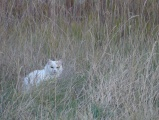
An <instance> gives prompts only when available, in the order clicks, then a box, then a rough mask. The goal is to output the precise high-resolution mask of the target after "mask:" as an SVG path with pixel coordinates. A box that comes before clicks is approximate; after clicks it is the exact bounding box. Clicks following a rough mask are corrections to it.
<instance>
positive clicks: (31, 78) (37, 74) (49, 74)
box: [23, 60, 63, 90]
mask: <svg viewBox="0 0 159 120" xmlns="http://www.w3.org/2000/svg"><path fill="white" fill-rule="evenodd" d="M62 70H63V68H62V61H61V60H59V61H52V60H49V61H48V62H47V64H46V65H45V67H44V69H42V70H35V71H33V72H31V73H29V74H28V75H27V76H26V77H25V78H24V81H23V89H24V90H28V89H30V87H31V86H37V85H38V84H40V83H41V82H42V81H46V80H49V79H54V78H58V77H59V76H60V74H61V73H62Z"/></svg>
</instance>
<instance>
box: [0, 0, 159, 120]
mask: <svg viewBox="0 0 159 120" xmlns="http://www.w3.org/2000/svg"><path fill="white" fill-rule="evenodd" d="M11 2H12V1H10V4H8V6H7V7H6V9H7V10H8V11H10V14H8V16H7V13H5V12H6V11H5V10H4V11H3V12H2V13H3V14H1V18H2V19H1V24H0V26H1V27H0V68H1V69H0V119H4V120H5V119H7V120H10V119H11V120H14V119H22V120H23V119H24V120H34V119H35V120H36V119H37V120H43V119H45V120H50V119H59V120H76V119H80V120H93V119H94V120H107V119H117V120H123V119H124V120H150V119H151V120H157V119H159V118H158V113H159V94H158V93H159V89H158V88H159V82H158V78H159V75H158V72H159V66H158V65H159V54H158V52H159V42H158V39H159V38H158V21H157V17H155V16H157V10H158V7H157V6H156V2H155V1H153V2H150V1H149V2H148V1H145V3H142V0H141V1H140V0H139V1H137V4H136V6H138V9H136V10H135V8H134V9H132V6H133V3H131V2H130V1H129V2H130V3H131V4H130V3H129V2H126V3H125V2H121V3H120V4H119V3H118V2H117V1H115V0H114V1H113V2H112V3H111V2H110V1H109V0H107V3H106V5H107V8H108V9H107V10H106V11H105V9H104V8H103V9H102V10H103V12H106V16H102V15H101V14H100V12H101V11H98V10H100V9H98V7H100V3H98V2H95V5H96V9H97V10H96V9H93V8H94V6H93V5H94V4H91V5H92V7H93V8H90V11H89V10H87V12H85V13H84V14H82V13H83V12H81V14H80V16H78V15H79V14H78V15H77V16H75V14H71V13H70V14H69V15H68V16H67V15H66V14H65V12H66V11H67V9H63V7H62V8H61V9H60V10H59V12H58V13H56V14H55V13H53V14H51V15H52V16H51V15H50V16H47V15H49V14H47V13H43V14H41V16H40V17H38V16H36V15H39V14H33V13H34V12H35V13H36V12H37V11H32V12H31V13H29V12H28V11H27V10H28V8H29V7H28V6H29V5H30V4H29V3H27V2H26V3H25V2H24V3H25V4H23V5H25V7H24V8H23V9H26V8H27V7H28V8H27V9H26V13H25V14H24V13H23V12H22V13H20V14H22V15H23V17H22V18H19V17H17V15H18V13H16V10H17V9H16V7H15V8H14V4H13V6H12V7H13V8H14V9H13V10H14V11H13V12H14V14H13V15H12V10H11V9H10V8H11V7H9V6H11ZM56 2H57V1H56ZM128 3H129V7H128V6H127V4H128ZM34 4H36V6H37V4H40V3H38V2H36V1H34ZM52 4H53V3H52ZM52 4H51V5H52ZM3 5H5V4H3ZM45 5H46V6H45V7H47V4H45ZM56 5H57V4H53V5H52V9H55V8H56V7H57V6H56ZM58 5H59V6H62V5H64V4H63V3H58ZM75 5H76V4H75ZM124 5H125V6H124ZM131 5H132V6H131ZM122 6H124V7H122ZM136 6H134V7H136ZM151 6H153V7H151ZM8 7H9V8H8ZM45 7H44V8H43V7H41V9H40V8H37V9H38V10H39V12H40V10H43V9H44V10H48V9H45ZM77 7H78V6H77ZM81 7H83V6H81ZM3 8H5V7H3ZM21 9H22V8H21ZM131 9H132V10H131ZM82 10H83V11H84V10H85V9H84V8H83V9H82ZM91 10H92V11H91ZM130 10H131V12H132V13H133V14H132V15H130ZM17 11H18V10H17ZM22 11H23V10H22ZM24 11H25V10H24ZM45 12H46V11H45ZM67 12H68V11H67ZM74 12H75V11H74ZM4 13H5V14H4ZM150 13H153V14H150ZM33 15H35V16H33ZM5 17H6V19H5ZM12 17H13V18H12ZM41 17H42V18H41ZM102 17H106V18H105V21H103V19H102ZM79 18H80V19H79ZM48 58H51V59H52V58H56V59H61V58H62V59H63V61H64V71H63V74H62V76H61V77H60V78H59V79H58V80H57V82H55V81H54V80H50V81H47V82H44V83H42V84H41V85H40V86H39V87H37V88H34V90H33V91H31V92H29V93H22V92H21V82H22V80H23V77H24V76H25V75H26V74H28V73H29V72H31V71H32V70H35V69H42V68H43V66H44V65H45V63H46V61H47V59H48Z"/></svg>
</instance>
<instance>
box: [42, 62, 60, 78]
mask: <svg viewBox="0 0 159 120" xmlns="http://www.w3.org/2000/svg"><path fill="white" fill-rule="evenodd" d="M44 69H45V71H46V73H47V74H49V75H55V76H56V77H59V75H60V74H61V73H62V70H63V68H62V60H58V61H53V60H50V59H49V60H48V62H47V64H46V65H45V68H44Z"/></svg>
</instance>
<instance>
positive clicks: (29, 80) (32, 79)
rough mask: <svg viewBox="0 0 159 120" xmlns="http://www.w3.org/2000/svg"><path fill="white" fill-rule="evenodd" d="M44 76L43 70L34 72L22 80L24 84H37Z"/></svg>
mask: <svg viewBox="0 0 159 120" xmlns="http://www.w3.org/2000/svg"><path fill="white" fill-rule="evenodd" d="M44 76H45V72H44V70H35V71H33V72H31V73H29V74H28V75H27V76H26V77H25V78H24V84H34V83H38V82H39V81H40V80H41V79H43V78H44Z"/></svg>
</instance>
